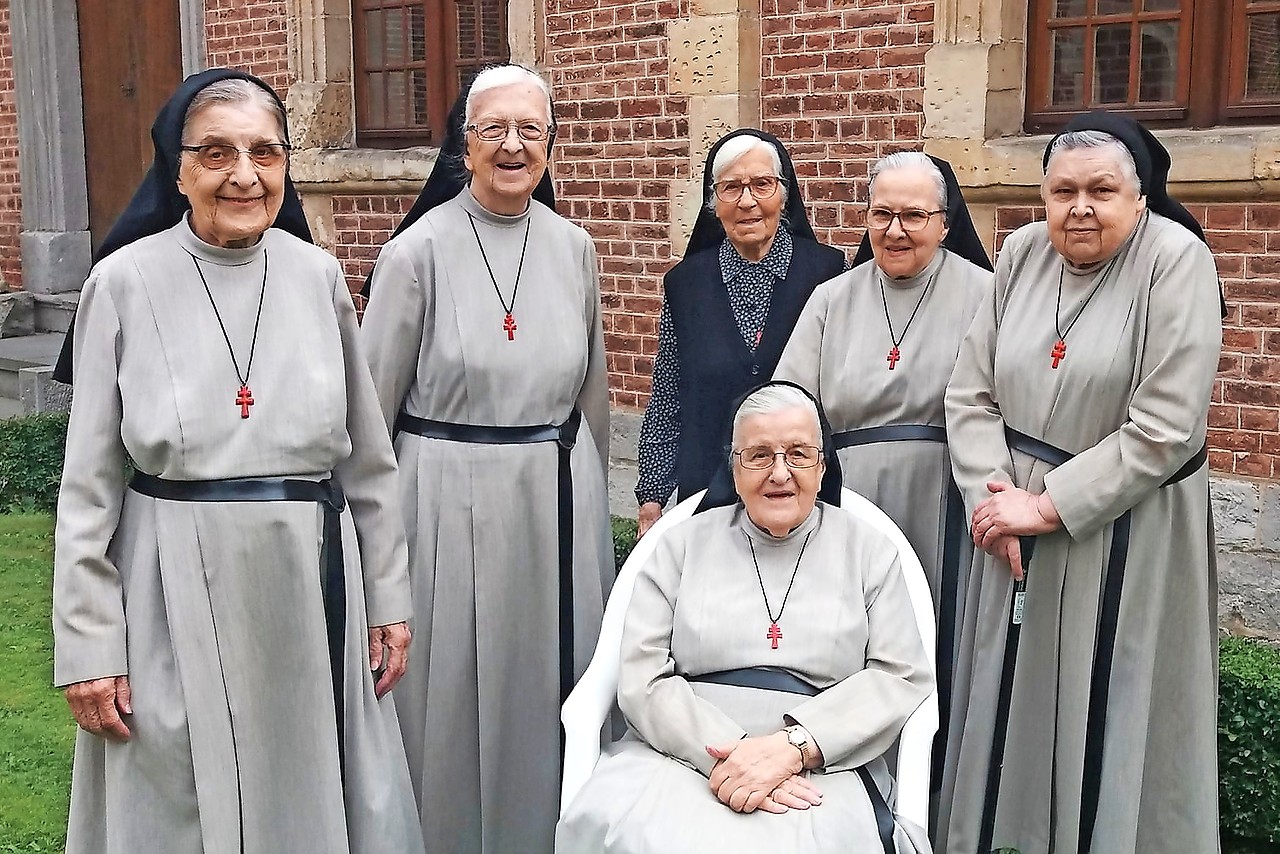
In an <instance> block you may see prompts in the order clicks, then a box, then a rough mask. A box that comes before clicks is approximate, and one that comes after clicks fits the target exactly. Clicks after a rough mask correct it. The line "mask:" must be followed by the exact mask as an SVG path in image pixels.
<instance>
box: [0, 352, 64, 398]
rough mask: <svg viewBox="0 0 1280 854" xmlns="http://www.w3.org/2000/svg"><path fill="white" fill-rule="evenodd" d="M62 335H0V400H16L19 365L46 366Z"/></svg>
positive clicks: (56, 353)
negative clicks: (1, 336) (7, 336)
mask: <svg viewBox="0 0 1280 854" xmlns="http://www.w3.org/2000/svg"><path fill="white" fill-rule="evenodd" d="M63 337H65V336H64V335H63V333H61V332H44V333H40V334H37V335H21V336H18V337H16V338H0V399H3V400H8V401H12V402H15V403H16V402H17V401H18V400H20V397H21V395H20V386H19V382H18V372H19V371H21V370H22V369H23V368H41V367H47V366H49V365H52V364H53V363H54V362H56V361H57V360H58V351H59V350H60V349H61V348H62V339H63ZM11 414H12V413H11Z"/></svg>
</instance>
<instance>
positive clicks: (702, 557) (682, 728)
mask: <svg viewBox="0 0 1280 854" xmlns="http://www.w3.org/2000/svg"><path fill="white" fill-rule="evenodd" d="M748 537H750V538H751V541H752V543H754V546H755V552H756V557H757V559H758V561H759V567H760V573H761V576H762V577H763V583H764V586H765V589H766V590H768V592H769V601H770V603H771V604H772V607H773V608H774V609H777V608H778V605H779V603H780V602H781V601H782V598H783V594H784V591H785V590H786V588H787V583H788V580H789V579H790V578H791V575H792V572H793V570H795V567H796V561H797V559H798V558H800V552H801V549H802V548H803V551H804V554H803V558H802V559H801V563H800V566H799V569H798V570H795V572H796V576H795V584H794V586H793V587H792V590H791V595H790V598H789V599H788V600H787V605H786V608H785V609H784V611H783V614H782V616H781V617H780V618H779V620H778V626H779V627H780V628H781V630H782V639H781V640H780V641H778V648H777V649H773V648H771V644H770V641H769V639H768V638H767V637H766V631H767V629H768V628H769V622H770V620H769V617H768V616H767V612H766V609H765V603H764V599H763V598H762V595H761V592H760V584H759V582H758V581H757V578H756V574H755V571H754V568H753V565H752V558H751V552H750V550H749V548H748V544H747V538H748ZM806 538H807V539H808V540H809V542H808V544H807V546H806V545H805V540H806ZM915 626H916V623H915V619H914V617H913V616H912V611H911V602H910V599H909V597H908V595H907V588H906V584H905V582H904V581H903V579H902V573H901V569H900V567H899V564H898V555H897V550H896V549H895V548H894V546H893V545H892V544H891V543H890V542H889V541H888V540H887V539H885V538H884V537H883V536H882V535H881V534H879V533H878V532H877V531H875V530H874V529H872V528H870V527H868V526H867V525H866V524H865V523H863V522H860V521H858V520H857V519H855V518H853V517H852V516H850V515H849V514H847V513H845V512H843V511H841V510H839V509H834V508H830V507H827V506H826V505H824V504H821V503H819V504H818V505H817V506H816V507H815V508H814V510H813V512H812V513H811V514H810V516H809V518H808V519H807V520H806V521H805V522H804V523H803V524H802V525H800V526H799V527H798V528H796V530H794V531H792V532H791V533H790V534H789V535H787V536H786V537H782V538H780V539H779V538H774V537H772V536H770V535H769V534H768V533H767V532H765V531H762V530H761V529H759V528H757V527H756V526H755V525H754V524H753V523H752V522H751V521H750V520H749V519H748V518H747V516H746V513H745V511H744V510H743V509H742V507H741V506H740V505H737V506H730V507H718V508H715V509H713V510H708V511H707V512H705V513H701V514H699V515H697V516H695V517H693V518H692V519H691V520H689V521H686V522H682V523H681V524H680V525H678V526H677V527H675V528H673V529H672V530H671V531H670V532H669V533H668V534H667V535H666V536H665V537H664V538H663V540H662V542H660V543H659V545H658V547H657V551H656V552H655V553H654V555H653V557H652V558H651V559H650V561H649V563H648V564H647V565H646V566H645V567H644V569H643V570H641V572H640V575H639V576H638V577H637V579H636V583H635V591H634V593H633V594H632V599H631V606H630V608H629V609H628V611H627V617H626V624H625V628H624V630H623V639H622V663H621V670H620V674H619V685H618V703H619V705H620V706H621V707H622V711H623V714H624V715H626V718H627V721H628V723H629V724H630V730H629V732H628V734H627V736H626V737H625V738H624V739H623V740H622V741H620V742H618V743H617V744H615V745H613V746H612V747H611V748H610V749H609V750H608V751H607V753H606V754H605V756H604V757H602V759H601V760H600V762H599V764H598V765H597V766H596V769H595V772H594V773H593V774H592V776H591V778H590V779H589V780H588V781H587V783H586V785H585V786H584V787H583V789H582V791H581V793H580V794H579V795H578V797H577V798H575V799H574V801H573V803H572V804H571V805H570V806H569V809H568V811H567V813H566V815H565V817H564V819H563V821H562V822H561V826H560V830H559V833H558V835H557V840H556V842H557V845H556V850H557V852H560V854H577V852H582V854H587V852H592V854H594V852H601V851H607V852H611V854H612V852H628V854H641V852H647V854H668V852H689V854H693V852H708V851H734V852H772V854H778V852H784V851H785V852H818V851H830V852H841V854H843V852H851V851H852V852H869V851H877V852H878V851H880V850H882V849H881V844H880V839H879V836H878V835H877V830H876V823H875V816H874V813H873V811H872V806H871V801H870V799H869V798H868V796H867V790H866V789H865V788H864V786H863V783H862V781H861V779H859V776H858V774H857V773H856V771H855V770H854V769H856V768H858V767H859V766H862V765H866V766H867V767H868V770H869V771H870V773H871V775H872V777H873V778H874V780H875V782H876V784H877V785H878V786H879V788H880V790H881V792H883V793H884V794H885V796H886V800H887V801H888V803H889V804H890V805H892V804H893V802H894V796H893V781H892V779H891V777H890V776H889V771H888V768H887V767H886V765H885V761H884V759H883V758H882V754H883V753H884V752H885V751H886V750H888V749H889V748H890V746H892V744H893V743H894V741H895V739H896V738H897V736H898V734H899V732H900V731H901V729H902V725H903V723H905V722H906V720H907V718H908V717H909V716H910V714H911V712H913V711H914V710H915V709H916V707H917V706H919V705H920V703H921V702H922V701H923V700H924V699H925V697H926V696H928V694H929V691H930V690H931V688H932V686H933V678H932V675H931V674H930V672H929V666H928V663H927V661H926V659H925V656H924V650H923V647H922V646H921V642H920V636H919V634H918V633H917V631H916V628H915ZM762 665H764V666H770V667H776V668H780V669H782V670H785V671H788V672H790V673H791V674H793V675H795V676H798V677H800V678H801V679H804V680H805V681H807V682H809V683H810V684H812V685H814V686H816V687H818V688H820V689H822V693H820V694H819V695H817V696H816V697H805V696H803V695H797V694H790V693H784V692H779V691H771V690H764V689H758V688H742V687H736V686H731V685H719V684H709V683H702V682H696V681H690V680H689V679H687V678H686V677H687V676H698V675H700V674H704V673H711V672H715V671H720V670H730V669H735V668H742V667H758V666H762ZM784 715H787V716H789V717H790V718H792V719H794V721H795V722H797V723H800V724H802V725H804V726H805V728H806V729H808V730H809V732H810V733H811V734H812V736H813V738H814V741H815V742H817V744H818V745H819V747H821V749H822V752H823V755H824V757H825V761H826V766H825V768H823V769H822V770H821V771H818V772H810V774H811V776H810V779H811V780H812V782H813V783H814V785H816V786H817V788H818V789H819V790H821V792H822V793H823V802H822V804H821V806H816V807H812V808H810V809H808V810H790V811H788V812H785V813H781V814H771V813H766V812H759V811H758V812H755V813H751V814H749V815H743V814H740V813H736V812H734V811H733V810H731V809H730V808H729V807H727V806H725V805H724V804H722V803H720V801H719V800H717V799H716V797H715V795H714V794H712V792H711V790H710V788H709V787H708V785H707V778H708V776H709V775H710V773H711V771H712V768H713V767H714V765H715V760H714V759H713V758H712V757H711V756H710V755H708V754H707V752H706V750H705V746H706V745H708V744H721V743H724V742H732V741H734V740H735V739H739V738H742V737H743V736H746V735H766V734H768V733H771V732H776V731H777V730H779V729H781V728H782V727H783V726H785V725H786V723H787V721H784V718H783V716H784ZM923 837H924V833H923V831H922V830H921V829H920V828H915V827H911V828H907V827H904V826H902V825H899V826H897V828H896V830H895V842H896V844H897V849H898V851H899V852H901V854H911V852H928V850H929V847H928V842H927V840H925V839H924V838H923Z"/></svg>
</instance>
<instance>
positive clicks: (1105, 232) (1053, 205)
mask: <svg viewBox="0 0 1280 854" xmlns="http://www.w3.org/2000/svg"><path fill="white" fill-rule="evenodd" d="M1121 156H1122V155H1121V153H1120V152H1118V151H1117V150H1116V149H1115V147H1114V146H1102V147H1099V148H1075V149H1071V150H1068V151H1059V152H1057V153H1056V154H1054V155H1053V157H1052V158H1050V160H1049V169H1048V171H1047V172H1046V173H1045V176H1044V183H1043V184H1041V185H1040V195H1041V197H1042V198H1043V199H1044V206H1045V218H1046V221H1047V225H1048V227H1049V240H1050V242H1051V243H1053V248H1054V249H1057V250H1058V253H1059V254H1060V255H1062V257H1064V258H1066V259H1067V260H1068V261H1070V262H1071V263H1072V264H1074V265H1076V266H1077V267H1080V266H1086V265H1088V264H1095V263H1097V262H1099V261H1105V260H1106V259H1107V258H1110V257H1111V256H1112V255H1115V253H1116V251H1117V250H1119V248H1120V246H1121V245H1122V244H1123V243H1124V242H1125V241H1126V240H1128V239H1129V235H1130V234H1132V233H1133V229H1134V227H1135V226H1137V224H1138V219H1139V218H1140V217H1141V216H1142V213H1143V211H1145V210H1146V209H1147V199H1146V197H1145V196H1142V195H1140V194H1139V192H1138V188H1137V187H1136V186H1134V183H1135V182H1134V181H1133V180H1132V179H1127V178H1126V177H1125V173H1124V170H1123V169H1122V167H1121V163H1120V159H1119V158H1120V157H1121Z"/></svg>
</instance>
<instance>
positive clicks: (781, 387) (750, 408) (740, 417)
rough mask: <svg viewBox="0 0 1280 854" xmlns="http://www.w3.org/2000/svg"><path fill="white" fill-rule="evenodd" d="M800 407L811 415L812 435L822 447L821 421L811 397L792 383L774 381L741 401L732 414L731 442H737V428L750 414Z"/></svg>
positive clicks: (763, 413) (764, 413) (762, 413)
mask: <svg viewBox="0 0 1280 854" xmlns="http://www.w3.org/2000/svg"><path fill="white" fill-rule="evenodd" d="M797 407H798V408H801V409H804V410H805V411H807V412H808V413H809V414H810V415H812V416H813V435H814V437H815V438H816V440H817V442H816V444H817V445H818V447H822V423H821V422H820V421H819V420H818V407H817V406H815V405H814V403H813V398H811V397H809V395H807V394H805V393H804V392H803V391H801V390H800V389H798V388H796V387H795V386H793V385H786V384H783V383H775V384H771V385H767V386H765V387H764V388H762V389H758V390H757V391H754V392H752V393H751V394H750V395H748V397H747V399H746V400H744V401H742V405H741V406H739V407H738V411H737V412H735V413H734V414H733V444H735V445H736V444H738V428H739V427H740V426H741V425H742V422H743V421H744V420H746V419H747V418H750V417H751V416H752V415H768V414H769V413H771V412H778V411H779V410H782V409H795V408H797Z"/></svg>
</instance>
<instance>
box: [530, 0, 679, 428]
mask: <svg viewBox="0 0 1280 854" xmlns="http://www.w3.org/2000/svg"><path fill="white" fill-rule="evenodd" d="M688 15H689V9H688V0H656V2H655V0H649V2H631V0H600V2H595V0H592V2H585V0H549V2H548V3H547V15H546V31H547V65H548V67H549V68H550V69H551V81H552V86H553V87H554V90H555V95H556V114H557V117H558V120H559V123H560V132H559V136H558V137H557V140H556V151H555V161H556V166H555V176H556V179H557V181H556V193H557V197H558V199H559V207H560V213H561V214H563V215H564V216H567V217H568V218H569V219H571V220H572V221H574V222H576V223H578V224H580V225H582V226H583V227H584V228H586V229H587V230H588V231H589V232H590V233H591V236H592V237H594V238H595V242H596V249H597V251H598V252H599V255H600V269H601V280H600V286H601V292H602V299H603V302H604V327H605V344H606V347H607V349H608V351H609V372H610V384H611V386H612V388H613V399H614V402H615V403H617V404H621V405H624V406H642V405H643V404H644V403H645V401H646V400H647V398H648V390H649V377H650V376H651V375H652V372H653V355H654V354H655V353H656V352H657V341H658V339H657V318H658V312H659V310H660V308H661V305H662V295H661V277H662V274H663V273H664V272H666V271H667V269H669V268H670V267H671V263H672V256H671V236H670V234H669V230H670V228H669V225H668V224H669V222H670V216H671V213H670V209H669V208H670V205H669V202H668V199H669V198H670V189H671V182H672V179H685V178H688V177H689V128H688V117H687V114H688V100H687V99H686V98H684V97H676V96H672V95H670V94H668V92H667V74H668V68H667V66H668V53H667V50H668V42H667V38H666V29H667V28H666V22H667V21H670V20H672V19H675V18H681V17H688Z"/></svg>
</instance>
